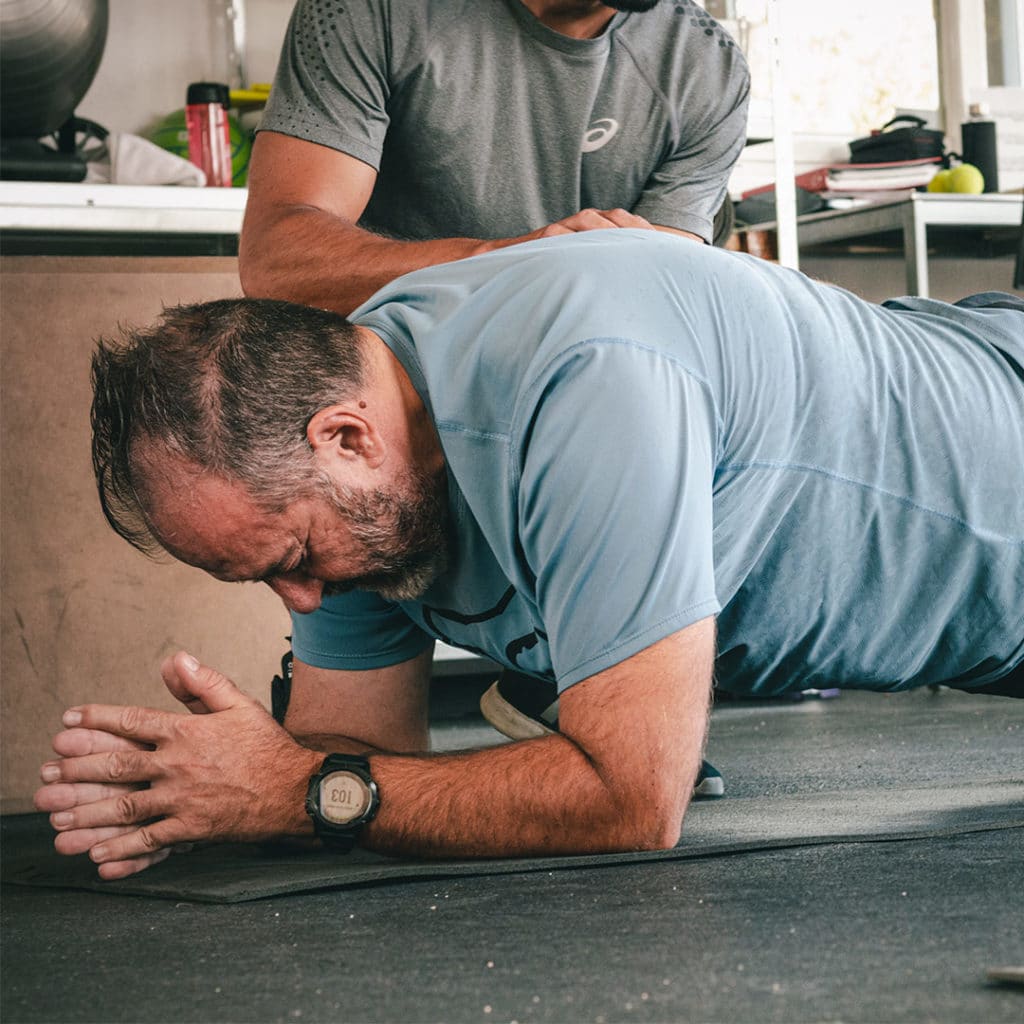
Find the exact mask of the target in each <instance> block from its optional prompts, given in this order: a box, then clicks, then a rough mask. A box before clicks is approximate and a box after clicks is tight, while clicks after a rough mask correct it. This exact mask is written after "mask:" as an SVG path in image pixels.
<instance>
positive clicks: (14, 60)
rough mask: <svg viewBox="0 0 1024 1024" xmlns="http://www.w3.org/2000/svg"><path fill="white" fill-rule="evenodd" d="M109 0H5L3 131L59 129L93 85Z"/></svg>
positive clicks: (0, 19) (0, 82) (1, 27)
mask: <svg viewBox="0 0 1024 1024" xmlns="http://www.w3.org/2000/svg"><path fill="white" fill-rule="evenodd" d="M107 21H108V0H0V38H2V57H3V59H2V60H0V134H2V135H3V136H4V137H5V138H17V137H21V138H34V139H38V138H40V137H41V136H43V135H49V134H50V133H51V132H55V131H56V130H57V129H58V128H60V126H61V125H62V124H64V122H65V121H66V120H67V119H68V118H69V117H70V116H71V115H72V114H73V113H74V110H75V107H76V106H77V105H78V103H79V101H80V100H81V99H82V97H83V96H84V95H85V94H86V92H87V91H88V89H89V86H90V85H91V84H92V80H93V77H94V76H95V74H96V69H97V68H98V67H99V66H100V59H101V58H102V56H103V47H104V45H105V43H106V41H107Z"/></svg>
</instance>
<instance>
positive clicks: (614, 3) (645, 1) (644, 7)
mask: <svg viewBox="0 0 1024 1024" xmlns="http://www.w3.org/2000/svg"><path fill="white" fill-rule="evenodd" d="M601 2H602V3H603V4H604V5H605V7H612V8H614V9H615V10H616V11H626V12H627V13H628V14H642V13H643V12H644V11H649V10H651V9H652V8H654V7H657V6H658V4H659V3H660V2H661V0H601Z"/></svg>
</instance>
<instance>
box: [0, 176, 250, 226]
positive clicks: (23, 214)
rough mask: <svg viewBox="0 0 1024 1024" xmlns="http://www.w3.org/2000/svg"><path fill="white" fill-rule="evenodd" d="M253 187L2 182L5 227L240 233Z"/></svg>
mask: <svg viewBox="0 0 1024 1024" xmlns="http://www.w3.org/2000/svg"><path fill="white" fill-rule="evenodd" d="M248 195H249V193H248V191H247V190H246V189H244V188H188V187H178V186H173V185H83V184H69V183H64V182H35V181H4V182H0V230H18V231H72V232H73V231H100V232H102V231H109V232H124V233H133V232H149V233H159V234H164V233H167V234H192V235H195V234H201V235H237V234H238V233H239V231H240V230H241V228H242V217H243V215H244V213H245V203H246V199H247V198H248Z"/></svg>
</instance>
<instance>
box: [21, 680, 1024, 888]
mask: <svg viewBox="0 0 1024 1024" xmlns="http://www.w3.org/2000/svg"><path fill="white" fill-rule="evenodd" d="M1022 737H1024V701H1013V700H1008V699H1005V698H994V697H988V698H985V697H969V696H966V695H964V694H960V693H955V692H952V691H942V692H940V693H938V694H930V693H924V692H916V693H912V694H901V695H894V696H891V697H884V696H880V695H875V694H861V693H853V692H847V693H845V694H844V695H843V696H842V698H840V699H839V700H837V701H830V702H813V703H805V704H803V705H798V706H793V705H785V704H767V705H737V706H732V707H726V708H724V709H722V711H720V712H716V714H715V715H714V716H713V722H712V732H711V740H710V743H709V756H710V757H711V758H712V759H713V760H714V761H715V763H716V764H717V765H718V766H719V768H721V769H722V771H723V773H724V774H725V776H726V784H727V787H728V790H727V792H728V794H729V795H727V796H726V798H725V799H723V800H717V801H707V802H701V803H697V804H695V805H694V806H693V807H692V808H691V810H690V812H689V814H688V816H687V820H686V827H685V828H684V831H683V836H682V839H681V841H680V843H679V845H678V846H677V847H676V848H675V849H673V850H668V851H662V852H657V853H628V854H605V855H601V856H598V857H548V858H533V859H510V860H475V861H456V860H449V861H411V860H409V861H407V860H394V859H391V858H385V857H379V856H376V855H374V854H372V853H368V852H366V851H361V850H360V851H356V852H355V853H354V854H353V855H351V856H349V857H346V858H339V857H337V856H334V855H329V854H324V853H302V854H288V855H280V854H267V853H266V852H264V851H262V850H258V849H255V848H252V847H232V846H220V847H211V848H209V849H205V850H198V851H194V852H193V853H191V854H188V855H183V856H174V857H171V858H170V859H169V860H167V861H165V862H164V863H163V864H161V865H159V866H158V867H156V868H152V869H150V870H149V871H146V872H144V873H142V874H140V875H137V876H135V877H133V878H129V879H124V880H122V881H120V882H114V883H104V882H101V881H99V880H98V879H97V878H96V875H95V869H94V868H93V866H92V865H91V864H89V863H88V862H87V861H86V860H85V858H76V859H73V860H71V859H67V858H61V857H58V856H57V855H56V854H53V853H41V852H39V851H38V849H35V850H31V851H27V850H25V848H24V845H23V844H20V843H19V841H18V839H17V837H16V835H15V832H16V831H17V829H13V830H12V828H11V827H10V825H8V827H7V828H6V829H5V831H6V833H7V836H6V838H5V856H4V861H3V880H4V881H5V882H13V883H17V884H23V885H35V886H48V887H62V888H85V889H92V890H96V891H103V892H109V893H117V894H134V895H146V896H155V897H161V898H165V899H174V900H194V901H202V902H214V903H233V902H240V901H245V900H252V899H260V898H264V897H268V896H277V895H284V894H289V893H300V892H309V891H314V890H319V889H336V888H345V887H349V886H357V885H366V884H373V883H376V884H383V883H388V882H394V881H399V880H405V879H442V878H455V877H460V876H466V875H497V874H510V873H523V872H537V871H555V870H561V869H570V868H580V867H600V866H613V865H617V864H624V863H633V862H638V861H660V860H670V859H685V858H695V857H704V858H706V857H713V856H722V855H729V854H732V855H735V854H741V853H744V852H750V851H756V850H769V849H779V848H785V847H798V846H812V845H822V844H833V843H849V842H861V843H862V842H886V841H895V840H907V839H916V838H922V839H923V838H934V837H942V836H953V835H958V834H965V833H971V832H981V831H991V830H1001V829H1010V828H1021V827H1024V756H1022V747H1021V741H1022ZM494 741H495V736H494V734H493V733H491V732H490V731H489V730H485V729H476V730H466V729H465V728H460V729H453V730H451V731H446V730H439V732H438V734H437V736H436V745H437V746H438V747H440V748H446V747H452V746H458V745H468V744H470V743H488V742H494ZM36 834H37V835H38V832H36ZM19 847H20V848H19Z"/></svg>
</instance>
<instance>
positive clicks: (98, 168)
mask: <svg viewBox="0 0 1024 1024" xmlns="http://www.w3.org/2000/svg"><path fill="white" fill-rule="evenodd" d="M106 143H107V154H108V159H106V160H100V161H96V162H90V163H88V164H87V165H86V168H87V173H86V176H85V180H86V181H87V182H89V183H91V184H100V183H107V182H109V183H110V184H112V185H193V186H200V187H201V186H203V185H205V184H206V175H205V174H204V173H203V172H202V171H201V170H200V169H199V168H198V167H196V166H195V164H192V163H189V161H188V160H183V159H182V158H181V157H180V156H175V155H174V153H169V152H168V151H167V150H166V149H161V148H160V147H159V146H157V145H155V144H154V143H152V142H150V141H149V140H148V139H144V138H142V137H141V136H139V135H131V134H129V133H127V132H111V133H110V134H109V135H108V136H107V138H106Z"/></svg>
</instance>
